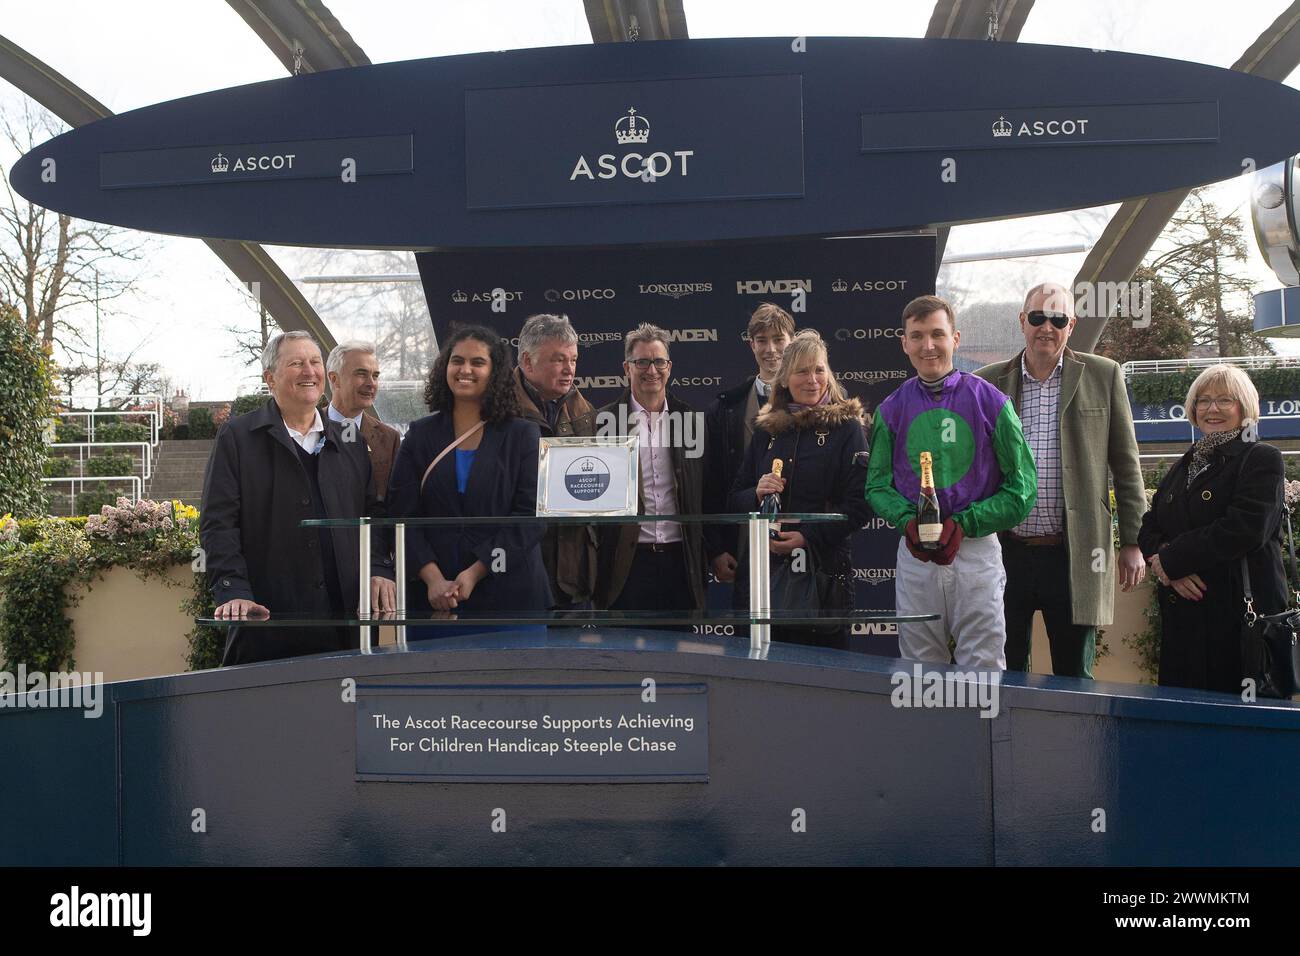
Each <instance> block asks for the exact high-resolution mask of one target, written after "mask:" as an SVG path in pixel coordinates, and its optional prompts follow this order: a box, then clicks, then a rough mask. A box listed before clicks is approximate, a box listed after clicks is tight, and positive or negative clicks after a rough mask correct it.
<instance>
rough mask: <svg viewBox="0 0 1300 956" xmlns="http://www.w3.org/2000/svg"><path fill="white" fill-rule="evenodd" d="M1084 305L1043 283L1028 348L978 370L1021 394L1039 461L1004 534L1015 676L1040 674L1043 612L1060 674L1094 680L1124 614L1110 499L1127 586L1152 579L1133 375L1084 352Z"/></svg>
mask: <svg viewBox="0 0 1300 956" xmlns="http://www.w3.org/2000/svg"><path fill="white" fill-rule="evenodd" d="M1075 322H1076V319H1075V315H1074V300H1073V298H1072V297H1071V295H1070V293H1069V292H1068V291H1067V290H1066V289H1065V288H1064V287H1063V286H1059V285H1056V284H1055V283H1050V282H1045V283H1042V284H1040V285H1036V286H1034V287H1033V288H1032V289H1030V290H1029V292H1028V294H1026V296H1025V304H1024V310H1023V311H1022V312H1021V313H1020V329H1021V331H1022V332H1023V333H1024V336H1025V347H1024V349H1023V350H1022V351H1021V352H1020V353H1019V354H1018V355H1016V356H1015V358H1013V359H1011V360H1010V361H1008V362H1001V363H995V364H993V365H987V366H985V367H984V368H982V369H980V370H979V371H978V372H977V373H976V374H977V375H980V376H981V377H983V378H985V379H988V380H989V381H990V382H992V383H993V384H994V385H996V386H997V387H998V388H999V389H1001V390H1002V391H1003V392H1005V393H1006V394H1007V395H1010V396H1011V399H1012V400H1013V401H1014V402H1015V403H1016V410H1017V411H1018V412H1019V414H1020V420H1021V423H1022V425H1023V428H1024V432H1025V438H1026V440H1027V441H1028V442H1029V447H1030V449H1031V450H1032V452H1033V455H1034V461H1035V462H1036V464H1037V465H1038V499H1037V501H1036V503H1035V504H1034V507H1033V509H1032V510H1031V511H1030V512H1029V517H1028V518H1026V519H1025V520H1024V521H1023V522H1022V523H1020V524H1019V525H1017V526H1016V527H1015V528H1012V529H1011V530H1010V531H1007V532H1004V533H1003V534H1002V561H1003V564H1004V566H1005V567H1006V572H1007V587H1006V593H1005V598H1004V605H1003V606H1004V611H1005V614H1006V622H1007V645H1006V647H1007V670H1020V671H1025V670H1028V669H1029V667H1030V653H1029V652H1030V644H1031V636H1032V633H1033V618H1034V612H1035V611H1041V612H1042V614H1043V622H1044V624H1045V625H1046V627H1047V638H1048V643H1049V646H1050V648H1051V654H1052V671H1053V673H1055V674H1057V675H1059V676H1064V677H1085V678H1091V677H1092V663H1093V657H1094V655H1095V653H1096V641H1097V628H1098V627H1099V626H1104V625H1107V624H1110V623H1111V621H1112V619H1113V616H1114V600H1115V566H1116V560H1115V555H1114V553H1113V551H1114V549H1113V547H1112V543H1111V496H1110V490H1109V488H1108V486H1107V471H1108V470H1109V472H1110V475H1111V476H1112V478H1113V481H1114V485H1115V503H1116V505H1117V507H1118V511H1119V540H1120V551H1119V560H1118V565H1119V578H1120V586H1121V587H1122V588H1123V589H1124V590H1125V591H1127V590H1129V589H1130V588H1132V587H1134V586H1135V585H1137V584H1139V583H1141V581H1142V579H1143V577H1144V576H1145V575H1146V568H1145V564H1144V563H1143V560H1142V552H1141V549H1140V548H1139V547H1138V545H1137V535H1138V529H1139V527H1140V526H1141V524H1142V513H1143V512H1144V511H1145V510H1146V496H1145V493H1144V492H1143V486H1142V471H1141V468H1140V467H1139V464H1138V447H1137V438H1136V437H1135V435H1134V433H1133V415H1132V413H1131V411H1130V410H1129V404H1128V395H1127V393H1126V392H1125V389H1124V375H1123V372H1122V371H1121V370H1120V367H1119V365H1117V364H1116V363H1115V362H1112V361H1111V360H1110V359H1107V358H1102V357H1101V356H1099V355H1091V354H1088V353H1085V352H1075V351H1073V350H1072V349H1070V348H1068V347H1067V345H1066V343H1067V342H1068V341H1069V339H1070V334H1071V333H1072V332H1073V331H1074V325H1075Z"/></svg>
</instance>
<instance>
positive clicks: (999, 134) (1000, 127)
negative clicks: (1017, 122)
mask: <svg viewBox="0 0 1300 956" xmlns="http://www.w3.org/2000/svg"><path fill="white" fill-rule="evenodd" d="M1010 135H1011V124H1010V123H1008V122H1007V118H1006V117H1005V116H999V117H998V121H997V122H996V123H994V124H993V138H994V139H1001V138H1003V137H1004V136H1010Z"/></svg>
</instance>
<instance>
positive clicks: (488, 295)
mask: <svg viewBox="0 0 1300 956" xmlns="http://www.w3.org/2000/svg"><path fill="white" fill-rule="evenodd" d="M523 297H524V294H523V293H522V292H507V291H505V290H503V291H502V298H503V299H504V300H505V301H506V302H519V301H520V300H522V299H523ZM451 301H452V302H455V303H456V304H457V305H459V304H461V303H464V302H491V301H493V298H492V290H491V289H488V290H487V291H486V292H462V291H461V290H460V289H457V290H456V291H455V292H453V293H452V294H451Z"/></svg>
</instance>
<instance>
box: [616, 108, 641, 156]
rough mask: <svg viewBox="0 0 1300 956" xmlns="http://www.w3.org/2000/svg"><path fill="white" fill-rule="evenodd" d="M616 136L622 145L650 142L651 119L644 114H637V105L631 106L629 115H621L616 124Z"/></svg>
mask: <svg viewBox="0 0 1300 956" xmlns="http://www.w3.org/2000/svg"><path fill="white" fill-rule="evenodd" d="M614 137H615V138H616V139H617V140H618V144H619V145H620V146H626V145H628V144H629V143H645V142H649V140H650V121H649V120H648V119H646V118H645V117H644V116H637V115H636V108H635V107H629V108H628V111H627V115H626V116H620V117H619V119H618V122H617V123H615V124H614Z"/></svg>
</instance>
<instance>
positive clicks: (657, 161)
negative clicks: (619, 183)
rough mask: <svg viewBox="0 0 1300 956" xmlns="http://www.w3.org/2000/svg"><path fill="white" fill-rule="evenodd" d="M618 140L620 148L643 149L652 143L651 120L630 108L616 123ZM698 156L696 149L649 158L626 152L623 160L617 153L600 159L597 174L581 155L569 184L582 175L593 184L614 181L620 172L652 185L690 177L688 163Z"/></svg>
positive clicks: (662, 152)
mask: <svg viewBox="0 0 1300 956" xmlns="http://www.w3.org/2000/svg"><path fill="white" fill-rule="evenodd" d="M614 139H615V141H616V142H617V143H618V145H620V146H640V145H643V144H645V143H648V142H649V141H650V121H649V120H647V119H646V118H645V117H644V116H641V115H639V114H638V113H637V111H636V108H635V107H630V108H629V109H628V111H627V115H626V116H620V117H619V118H618V121H617V122H615V123H614ZM694 155H695V150H693V149H675V150H673V151H672V154H671V155H670V154H668V153H666V152H664V151H662V150H659V151H657V152H653V153H650V154H649V155H642V154H641V153H638V152H628V153H624V154H623V156H622V158H621V159H620V158H619V157H617V156H615V155H614V154H613V153H601V154H600V155H599V156H597V157H596V168H597V169H598V170H599V172H597V173H595V174H594V175H593V173H592V171H591V164H590V163H588V162H587V157H586V156H583V155H579V156H578V161H577V163H575V164H574V167H573V172H572V173H570V174H569V182H573V181H574V180H575V179H577V178H578V177H580V176H581V177H585V178H586V179H589V180H591V181H592V182H595V181H596V180H597V179H613V178H614V177H615V176H617V175H618V174H619V173H622V174H623V175H624V176H626V177H627V178H628V179H639V180H641V181H642V182H646V183H652V182H654V181H655V180H656V179H661V178H663V177H664V176H669V175H677V176H686V175H687V168H686V167H687V160H688V159H689V158H690V157H692V156H694Z"/></svg>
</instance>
